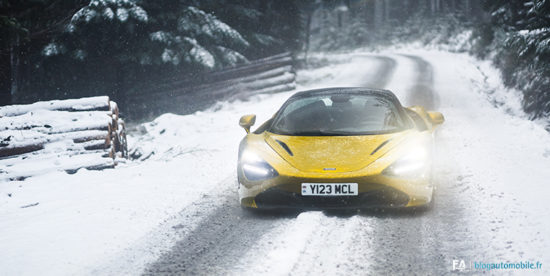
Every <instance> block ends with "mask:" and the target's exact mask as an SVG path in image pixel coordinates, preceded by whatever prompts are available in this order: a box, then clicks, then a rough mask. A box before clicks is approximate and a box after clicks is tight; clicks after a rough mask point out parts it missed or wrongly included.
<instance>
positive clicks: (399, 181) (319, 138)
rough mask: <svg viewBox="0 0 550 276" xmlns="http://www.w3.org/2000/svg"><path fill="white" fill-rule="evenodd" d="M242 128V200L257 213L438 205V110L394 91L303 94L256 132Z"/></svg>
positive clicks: (248, 120)
mask: <svg viewBox="0 0 550 276" xmlns="http://www.w3.org/2000/svg"><path fill="white" fill-rule="evenodd" d="M255 120H256V116H255V115H245V116H243V117H241V119H240V122H239V124H240V126H241V127H243V128H244V129H245V130H246V133H247V135H246V136H245V137H244V139H243V140H242V141H241V143H240V146H239V162H238V168H237V174H238V182H239V199H240V203H241V205H242V206H243V207H250V208H287V207H290V208H293V207H294V208H304V209H325V208H365V207H402V206H403V207H413V206H425V205H428V204H429V203H430V202H431V200H432V194H433V184H432V181H431V171H432V152H433V145H434V141H433V139H434V138H433V137H434V135H433V134H434V130H435V128H436V127H437V126H438V125H440V124H442V123H443V121H444V118H443V115H442V114H441V113H439V112H431V111H428V112H427V111H425V110H424V108H422V107H420V106H413V107H409V108H404V107H402V106H401V104H400V103H399V101H398V100H397V98H396V97H395V95H394V94H393V93H392V92H390V91H387V90H374V89H367V88H328V89H318V90H310V91H304V92H299V93H296V94H295V95H293V96H292V97H290V98H289V99H288V100H287V101H286V102H285V103H284V104H283V106H282V107H281V109H279V111H277V113H276V114H275V115H274V116H273V117H272V118H271V119H269V120H268V121H267V122H265V123H264V124H263V125H261V126H260V127H259V128H258V129H256V130H255V131H254V132H251V131H250V127H251V126H252V125H254V122H255Z"/></svg>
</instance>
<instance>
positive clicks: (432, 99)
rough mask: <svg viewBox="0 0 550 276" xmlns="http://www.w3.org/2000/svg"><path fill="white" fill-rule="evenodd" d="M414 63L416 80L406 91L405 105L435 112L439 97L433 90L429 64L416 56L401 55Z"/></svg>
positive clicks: (431, 68)
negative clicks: (421, 107) (422, 107)
mask: <svg viewBox="0 0 550 276" xmlns="http://www.w3.org/2000/svg"><path fill="white" fill-rule="evenodd" d="M401 56H403V57H406V58H408V59H410V60H411V61H413V62H414V64H415V72H416V80H415V83H413V84H412V85H411V86H410V87H409V89H408V91H407V97H406V98H405V102H406V103H407V105H409V106H412V105H421V106H424V107H425V108H426V109H428V110H435V109H437V108H438V107H439V97H438V95H437V93H435V91H434V90H433V84H434V71H433V67H432V65H431V64H430V63H428V62H427V61H425V60H424V59H422V58H421V57H418V56H413V55H401Z"/></svg>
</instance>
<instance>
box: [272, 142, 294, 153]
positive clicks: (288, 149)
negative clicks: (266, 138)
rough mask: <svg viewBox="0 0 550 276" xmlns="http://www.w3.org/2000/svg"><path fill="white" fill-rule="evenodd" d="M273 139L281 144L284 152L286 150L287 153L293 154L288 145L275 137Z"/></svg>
mask: <svg viewBox="0 0 550 276" xmlns="http://www.w3.org/2000/svg"><path fill="white" fill-rule="evenodd" d="M275 141H276V142H277V143H279V145H281V147H283V149H285V150H286V152H288V154H290V156H294V154H293V153H292V151H291V150H290V148H289V147H288V145H287V144H285V142H283V141H279V140H277V139H275Z"/></svg>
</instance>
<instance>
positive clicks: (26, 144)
mask: <svg viewBox="0 0 550 276" xmlns="http://www.w3.org/2000/svg"><path fill="white" fill-rule="evenodd" d="M127 156H128V149H127V143H126V130H125V126H124V121H123V120H122V119H120V117H119V110H118V107H117V104H116V103H115V102H113V101H110V100H109V97H107V96H99V97H90V98H82V99H71V100H55V101H47V102H37V103H33V104H28V105H11V106H3V107H0V181H3V180H8V181H9V180H21V179H25V178H27V177H30V176H34V175H38V174H44V173H48V172H51V171H56V170H63V171H66V172H68V173H73V172H76V171H77V170H78V169H81V168H86V169H104V168H112V167H114V166H115V165H116V164H117V162H120V161H121V160H124V159H125V158H127Z"/></svg>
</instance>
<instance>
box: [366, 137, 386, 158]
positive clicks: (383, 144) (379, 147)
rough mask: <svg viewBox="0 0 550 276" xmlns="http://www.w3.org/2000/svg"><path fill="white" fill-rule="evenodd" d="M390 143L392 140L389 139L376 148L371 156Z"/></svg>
mask: <svg viewBox="0 0 550 276" xmlns="http://www.w3.org/2000/svg"><path fill="white" fill-rule="evenodd" d="M389 141H391V139H388V140H386V141H384V142H382V143H381V144H380V145H378V147H376V148H375V149H374V150H373V151H372V152H371V153H370V155H373V154H375V153H376V152H377V151H378V150H379V149H381V148H382V147H383V146H385V145H386V144H387V143H388V142H389Z"/></svg>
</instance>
